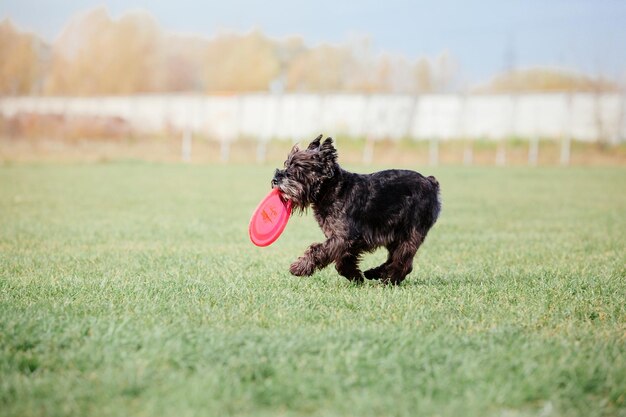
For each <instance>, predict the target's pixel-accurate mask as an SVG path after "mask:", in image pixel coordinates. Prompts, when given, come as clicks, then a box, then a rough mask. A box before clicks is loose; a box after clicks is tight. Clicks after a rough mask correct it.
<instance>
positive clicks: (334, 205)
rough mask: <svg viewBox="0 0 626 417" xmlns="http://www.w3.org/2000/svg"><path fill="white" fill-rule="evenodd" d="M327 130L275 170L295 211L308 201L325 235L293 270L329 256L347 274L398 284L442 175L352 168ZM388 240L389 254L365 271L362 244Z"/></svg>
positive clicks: (369, 246)
mask: <svg viewBox="0 0 626 417" xmlns="http://www.w3.org/2000/svg"><path fill="white" fill-rule="evenodd" d="M322 137H323V136H322V135H320V136H318V137H317V138H316V139H315V140H313V141H312V142H311V143H310V144H309V146H308V148H307V149H305V150H300V149H298V147H297V146H294V148H293V149H292V150H291V153H290V154H289V156H288V157H287V160H286V161H285V169H283V170H279V169H277V170H276V173H275V174H274V178H273V179H272V187H273V188H278V189H279V190H280V191H281V193H282V195H283V198H285V199H288V200H291V202H292V205H293V207H294V208H295V211H300V212H302V211H304V210H305V209H306V208H307V207H309V206H311V207H312V208H313V212H314V214H315V219H316V220H317V222H318V223H319V225H320V227H321V228H322V231H323V232H324V235H325V236H326V241H325V242H323V243H314V244H312V245H311V246H310V247H309V248H308V249H307V250H306V251H305V252H304V255H303V256H301V257H300V258H298V259H297V260H296V261H295V262H294V263H293V264H291V267H290V268H289V271H290V272H291V273H292V274H293V275H296V276H305V275H311V274H313V272H314V271H315V270H316V269H322V268H324V267H326V266H328V265H329V264H330V263H331V262H335V267H336V268H337V271H338V272H339V274H341V275H343V276H344V277H346V278H347V279H349V280H350V281H355V282H363V276H365V278H367V279H380V280H381V281H382V282H384V283H391V284H400V283H401V282H402V281H403V280H404V278H405V277H406V276H407V274H409V273H410V272H411V270H412V269H413V257H414V256H415V252H417V249H418V248H419V247H420V245H421V244H422V242H424V239H425V238H426V234H427V233H428V231H429V230H430V228H431V227H432V226H433V224H435V221H436V220H437V217H438V216H439V212H440V210H441V202H440V199H439V183H438V182H437V180H436V179H435V177H424V176H422V175H421V174H419V173H417V172H414V171H409V170H398V169H392V170H387V171H380V172H375V173H373V174H367V175H362V174H355V173H352V172H348V171H345V170H343V169H342V168H341V167H340V166H339V164H338V163H337V150H336V149H335V147H334V146H333V141H332V139H331V138H327V139H325V140H324V142H323V143H322V142H321V140H322ZM381 246H384V247H385V248H387V250H388V252H389V255H388V257H387V261H386V262H385V263H383V264H382V265H380V266H377V267H376V268H372V269H370V270H367V271H365V273H363V272H361V270H360V269H359V265H358V263H359V260H360V256H361V254H362V253H363V252H371V251H373V250H375V249H376V248H378V247H381Z"/></svg>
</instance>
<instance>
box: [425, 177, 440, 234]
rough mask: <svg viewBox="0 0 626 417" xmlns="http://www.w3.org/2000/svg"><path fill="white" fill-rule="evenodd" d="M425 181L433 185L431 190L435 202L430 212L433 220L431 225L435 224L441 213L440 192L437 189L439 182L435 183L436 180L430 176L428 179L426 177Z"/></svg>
mask: <svg viewBox="0 0 626 417" xmlns="http://www.w3.org/2000/svg"><path fill="white" fill-rule="evenodd" d="M426 179H427V180H428V181H429V182H430V183H431V184H432V185H433V188H434V189H435V191H436V196H435V202H434V204H433V207H432V211H431V215H432V219H433V223H432V224H435V222H436V221H437V219H438V218H439V213H441V190H440V188H439V181H437V178H435V177H433V176H432V175H431V176H430V177H426Z"/></svg>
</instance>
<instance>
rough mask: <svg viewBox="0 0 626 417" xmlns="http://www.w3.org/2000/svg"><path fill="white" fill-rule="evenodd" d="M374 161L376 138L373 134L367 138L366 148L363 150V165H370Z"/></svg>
mask: <svg viewBox="0 0 626 417" xmlns="http://www.w3.org/2000/svg"><path fill="white" fill-rule="evenodd" d="M373 159H374V138H373V137H372V135H371V134H368V135H367V136H366V137H365V147H364V148H363V163H364V164H366V165H370V164H371V163H372V161H373Z"/></svg>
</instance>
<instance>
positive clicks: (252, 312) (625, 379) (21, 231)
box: [0, 161, 626, 417]
mask: <svg viewBox="0 0 626 417" xmlns="http://www.w3.org/2000/svg"><path fill="white" fill-rule="evenodd" d="M273 169H274V167H273V166H269V165H268V166H219V165H211V166H208V165H178V164H151V163H143V162H136V161H129V162H116V163H102V164H79V163H72V164H41V163H39V164H14V165H4V166H0V214H1V216H0V415H1V416H176V417H183V416H198V415H203V416H231V415H232V416H269V415H281V416H396V415H397V416H426V415H433V416H434V415H437V416H481V417H482V416H527V415H528V416H530V415H537V416H626V168H624V167H613V168H537V169H527V168H506V169H497V168H479V167H473V168H453V167H442V168H438V169H435V170H433V169H428V168H426V169H421V170H422V171H423V172H424V173H428V174H435V175H437V177H438V178H439V180H440V182H441V184H442V193H443V201H444V208H443V212H442V216H441V218H440V221H439V222H438V223H437V225H436V226H435V227H434V229H433V230H432V231H431V234H430V235H429V236H428V239H427V240H426V243H425V244H424V246H423V247H422V249H421V250H420V252H419V253H418V257H417V261H416V265H415V266H416V268H415V270H414V272H413V273H412V274H411V275H410V276H409V277H408V278H407V280H406V281H405V283H404V284H403V285H402V286H400V287H398V288H389V287H383V286H381V285H379V284H378V283H375V282H368V283H366V284H365V285H363V286H355V285H351V284H350V283H348V282H347V281H346V280H345V279H343V278H341V277H339V276H338V275H337V273H336V272H335V270H334V268H332V267H331V268H327V269H326V270H324V271H322V272H319V273H317V274H315V275H314V276H313V277H311V278H305V279H303V278H295V277H292V276H290V275H289V274H288V267H289V263H290V262H291V261H292V260H293V259H295V257H297V256H298V255H299V254H300V253H301V252H302V251H303V250H304V249H305V248H306V246H307V245H308V244H309V243H311V242H313V241H319V240H320V239H321V238H322V235H321V232H320V231H319V230H318V228H317V226H316V225H315V224H314V221H313V219H312V216H311V215H310V214H309V215H307V216H303V217H294V218H292V220H291V221H290V223H289V225H288V226H287V228H286V230H285V233H284V234H283V236H281V238H280V239H279V240H278V241H277V242H276V243H275V244H274V245H272V246H270V247H268V248H263V249H261V248H256V247H254V246H253V245H252V244H251V243H250V242H249V240H248V236H247V225H248V220H249V216H250V214H251V212H252V210H253V209H254V207H255V206H256V204H257V203H258V201H259V200H260V199H261V198H262V197H263V196H264V195H265V194H266V192H267V191H268V187H269V179H270V177H271V175H272V172H273ZM355 169H356V170H359V171H365V169H363V168H358V167H357V168H355ZM384 256H385V254H384V253H382V252H380V253H375V254H372V255H371V256H369V257H367V258H366V259H365V261H364V262H365V266H366V267H367V266H373V265H375V264H376V263H377V262H380V261H382V259H384Z"/></svg>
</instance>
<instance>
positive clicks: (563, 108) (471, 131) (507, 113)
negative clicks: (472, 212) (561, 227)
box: [0, 93, 626, 142]
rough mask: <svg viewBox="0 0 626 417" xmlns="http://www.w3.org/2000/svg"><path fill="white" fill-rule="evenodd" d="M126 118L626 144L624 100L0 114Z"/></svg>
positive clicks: (286, 104)
mask: <svg viewBox="0 0 626 417" xmlns="http://www.w3.org/2000/svg"><path fill="white" fill-rule="evenodd" d="M22 112H23V113H39V114H59V115H69V116H73V115H76V116H80V115H89V116H109V117H120V118H122V119H125V120H126V121H128V122H129V123H130V124H131V125H132V126H133V127H134V128H136V129H138V130H141V131H146V132H149V131H158V130H161V129H163V128H165V127H166V126H171V127H174V128H176V129H184V128H190V129H192V130H193V131H197V132H205V133H208V134H210V135H212V136H213V137H215V138H218V139H220V140H226V141H229V140H235V139H236V138H238V137H240V136H247V137H251V138H255V139H258V140H268V139H270V138H274V137H278V138H284V139H291V140H302V139H308V138H310V137H313V136H316V135H317V134H319V133H324V134H326V135H329V136H336V135H348V136H368V137H370V138H372V139H381V138H391V139H398V138H401V137H410V138H413V139H416V140H425V139H431V138H437V139H441V140H448V139H456V138H486V139H493V140H497V139H501V138H506V137H511V136H517V137H521V138H524V139H528V138H531V137H533V136H539V137H542V138H559V137H562V136H570V137H571V138H573V139H577V140H583V141H596V140H598V139H599V138H603V139H604V140H608V141H610V142H619V141H626V96H622V95H619V94H603V95H595V94H587V93H576V94H523V95H515V96H512V95H467V96H463V95H422V96H410V95H384V94H379V95H363V94H325V95H321V94H285V95H274V94H242V95H233V96H195V95H194V96H187V95H142V96H127V97H95V98H79V97H3V98H0V114H2V115H4V116H7V117H11V116H13V115H16V114H18V113H22Z"/></svg>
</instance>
